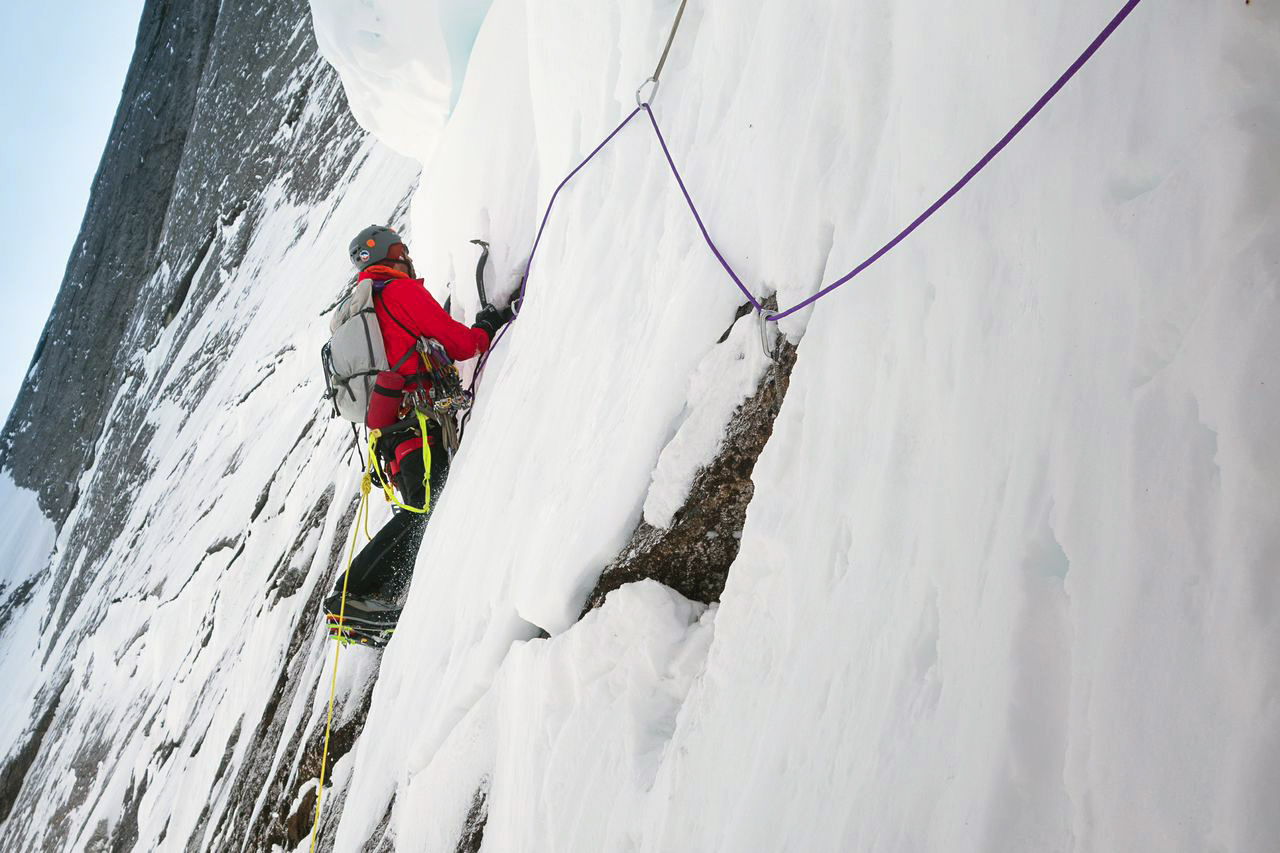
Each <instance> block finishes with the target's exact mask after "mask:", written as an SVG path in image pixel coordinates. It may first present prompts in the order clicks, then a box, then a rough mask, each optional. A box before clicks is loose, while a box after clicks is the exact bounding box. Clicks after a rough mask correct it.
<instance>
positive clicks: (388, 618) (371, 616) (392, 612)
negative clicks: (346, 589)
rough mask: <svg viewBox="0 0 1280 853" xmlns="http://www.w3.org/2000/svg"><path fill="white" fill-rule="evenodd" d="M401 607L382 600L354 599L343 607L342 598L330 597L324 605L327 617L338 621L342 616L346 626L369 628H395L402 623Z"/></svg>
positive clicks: (349, 600)
mask: <svg viewBox="0 0 1280 853" xmlns="http://www.w3.org/2000/svg"><path fill="white" fill-rule="evenodd" d="M400 609H401V608H400V605H399V604H398V603H396V602H394V601H387V600H385V599H382V598H374V597H370V598H352V597H351V596H347V604H346V607H345V608H344V607H343V606H342V596H341V595H334V596H330V597H329V598H328V599H327V600H326V601H325V603H324V611H325V615H326V616H328V617H331V618H332V619H333V620H334V621H337V619H338V617H339V615H341V616H342V621H343V624H344V625H357V626H361V627H367V628H394V627H395V626H396V623H397V622H398V621H400Z"/></svg>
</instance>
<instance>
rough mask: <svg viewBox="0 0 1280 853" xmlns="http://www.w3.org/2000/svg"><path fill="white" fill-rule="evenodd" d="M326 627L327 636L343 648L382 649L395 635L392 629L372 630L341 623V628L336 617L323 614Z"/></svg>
mask: <svg viewBox="0 0 1280 853" xmlns="http://www.w3.org/2000/svg"><path fill="white" fill-rule="evenodd" d="M325 622H326V627H327V628H328V631H329V636H330V637H332V638H333V639H335V640H337V641H338V642H340V643H342V644H343V645H344V646H352V645H355V646H370V647H372V648H378V649H380V648H382V647H383V646H385V645H386V644H387V642H388V641H389V640H390V639H391V635H392V634H394V633H395V629H394V628H372V627H363V626H360V625H353V624H351V623H350V622H343V623H342V626H341V627H339V626H338V617H337V616H334V615H333V614H330V613H326V614H325Z"/></svg>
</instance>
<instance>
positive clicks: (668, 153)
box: [640, 104, 764, 311]
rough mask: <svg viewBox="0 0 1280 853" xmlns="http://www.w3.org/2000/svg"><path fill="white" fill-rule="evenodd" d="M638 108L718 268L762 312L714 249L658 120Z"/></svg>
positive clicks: (647, 107) (647, 110)
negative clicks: (659, 127) (721, 268)
mask: <svg viewBox="0 0 1280 853" xmlns="http://www.w3.org/2000/svg"><path fill="white" fill-rule="evenodd" d="M640 106H641V108H642V109H643V110H644V111H645V113H646V114H648V116H649V123H650V124H652V125H653V132H654V133H656V134H657V135H658V144H659V145H661V146H662V153H663V154H664V155H665V156H666V158H667V165H669V166H670V167H671V174H673V175H675V177H676V183H677V184H679V185H680V192H682V193H684V201H685V204H687V205H689V212H690V213H692V214H693V221H694V222H697V223H698V230H699V231H701V232H702V239H703V240H706V241H707V246H708V247H709V248H710V249H711V254H713V255H715V256H716V260H717V261H719V262H720V266H722V267H724V271H725V272H727V273H728V274H729V278H731V279H733V283H734V284H736V285H738V289H739V290H741V291H742V293H743V294H744V295H745V296H746V297H747V299H749V300H751V304H752V305H754V306H755V308H756V310H757V311H763V310H764V306H763V305H761V304H760V303H759V302H758V301H756V298H755V296H754V295H753V294H752V293H751V291H750V290H747V286H746V285H745V284H743V283H742V279H740V278H738V274H737V273H736V272H734V271H733V267H731V266H729V262H728V261H726V260H725V259H724V255H722V254H720V250H719V249H717V248H716V244H715V242H714V241H713V240H712V239H711V235H710V234H708V233H707V226H705V225H703V224H702V217H701V216H699V215H698V208H697V207H696V206H695V205H694V203H693V199H692V198H691V197H690V196H689V190H688V189H687V188H686V187H685V185H684V178H682V177H680V170H679V169H677V168H676V161H675V160H672V159H671V151H670V149H668V148H667V140H665V139H663V138H662V131H661V130H659V129H658V120H657V119H656V118H654V117H653V110H651V109H649V105H648V104H641V105H640Z"/></svg>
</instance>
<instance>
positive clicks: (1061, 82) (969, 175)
mask: <svg viewBox="0 0 1280 853" xmlns="http://www.w3.org/2000/svg"><path fill="white" fill-rule="evenodd" d="M1139 2H1141V0H1129V2H1128V3H1125V4H1124V8H1123V9H1121V10H1120V11H1119V12H1117V13H1116V16H1115V17H1114V18H1112V19H1111V22H1110V23H1108V24H1107V25H1106V27H1104V28H1103V30H1102V32H1100V33H1098V37H1097V38H1095V39H1094V40H1093V42H1092V43H1090V45H1089V46H1088V47H1087V48H1085V51H1084V53H1082V54H1080V56H1079V57H1078V58H1077V59H1076V61H1075V62H1073V63H1071V67H1070V68H1068V69H1067V70H1066V71H1065V72H1063V74H1062V76H1061V77H1059V78H1058V79H1057V81H1056V82H1055V83H1054V84H1053V85H1052V86H1050V87H1049V89H1048V91H1046V92H1045V93H1044V94H1043V95H1041V96H1040V100H1038V101H1036V102H1035V103H1034V104H1033V105H1032V106H1031V109H1029V110H1027V112H1026V113H1025V114H1024V115H1023V116H1022V118H1020V119H1018V123H1017V124H1015V125H1014V126H1013V127H1011V128H1009V132H1008V133H1006V134H1005V135H1004V136H1003V137H1001V139H1000V141H999V142H997V143H996V144H995V145H993V146H992V148H991V150H990V151H988V152H987V153H986V154H983V155H982V159H981V160H979V161H978V162H977V163H974V164H973V168H971V169H970V170H969V171H967V172H965V173H964V177H962V178H961V179H960V180H958V181H956V182H955V184H954V185H952V187H951V189H949V190H947V191H946V192H945V193H943V194H942V197H941V198H939V199H938V200H937V201H935V202H934V203H933V204H931V205H930V206H929V208H928V209H927V210H926V211H925V212H924V213H922V214H920V215H919V216H917V217H916V218H915V219H914V220H912V222H911V224H910V225H908V226H907V227H906V228H903V229H902V230H901V231H900V232H898V236H896V237H894V238H893V239H892V240H890V241H889V242H888V243H885V244H884V245H883V246H881V247H880V248H879V249H878V250H876V252H875V254H873V255H872V256H871V257H869V258H867V259H866V260H865V261H863V262H862V263H860V264H858V265H857V266H856V267H854V268H853V269H852V270H850V271H849V272H847V273H845V274H844V275H842V276H840V278H838V279H836V280H835V281H833V282H831V284H828V285H827V286H826V287H824V288H822V289H821V290H819V291H818V292H817V293H815V294H813V295H812V296H810V297H809V298H808V299H803V300H801V301H800V302H797V303H796V304H795V305H792V306H791V307H790V308H788V309H787V310H785V311H779V312H778V313H777V314H771V315H769V316H768V317H766V318H765V319H767V320H773V321H775V322H776V321H778V320H781V319H782V318H783V317H786V316H787V315H788V314H794V313H795V312H797V311H799V310H800V309H801V308H804V307H805V306H807V305H812V304H813V303H814V302H817V301H818V300H819V299H821V298H822V297H824V296H826V295H827V294H828V293H830V292H831V291H833V290H835V289H836V288H837V287H839V286H840V285H842V284H844V283H845V282H847V281H849V280H850V279H851V278H853V277H854V276H856V275H857V274H858V273H860V272H862V271H863V270H865V269H866V268H867V267H869V266H871V265H872V264H874V263H875V262H876V261H878V260H880V258H881V257H883V256H884V255H885V254H886V253H888V251H889V250H890V249H892V248H893V247H894V246H896V245H898V244H899V243H901V242H902V241H903V240H905V239H906V238H907V236H908V235H909V234H911V232H912V231H915V230H916V228H918V227H919V226H920V225H921V224H922V223H923V222H924V221H925V220H926V219H928V218H929V217H930V216H933V214H934V213H936V212H937V210H938V208H940V207H942V206H943V205H944V204H946V203H947V202H948V201H950V200H951V197H952V196H954V195H955V194H956V193H958V192H960V190H962V189H963V188H964V185H965V184H967V183H969V181H971V180H972V179H973V177H974V175H976V174H978V173H979V172H981V171H982V170H983V168H985V167H986V165H987V164H988V163H990V162H991V161H992V160H993V159H994V158H995V156H996V155H997V154H999V153H1000V152H1001V151H1002V150H1004V147H1005V146H1006V145H1008V144H1009V143H1010V142H1011V141H1012V140H1013V138H1014V137H1015V136H1017V135H1018V133H1019V132H1021V130H1022V129H1023V128H1024V127H1026V126H1027V124H1028V122H1030V121H1031V120H1032V119H1033V118H1035V117H1036V113H1038V112H1040V110H1042V109H1044V106H1045V104H1047V103H1049V101H1051V100H1053V96H1054V95H1056V94H1058V92H1059V90H1061V89H1062V87H1063V86H1065V85H1066V84H1067V81H1069V80H1070V79H1071V78H1072V77H1074V76H1075V75H1076V72H1077V71H1079V70H1080V69H1081V68H1083V67H1084V64H1085V63H1086V62H1088V61H1089V59H1090V58H1091V57H1092V56H1093V54H1094V53H1095V52H1096V51H1097V50H1098V48H1100V47H1102V43H1103V42H1105V41H1106V40H1107V39H1108V38H1110V36H1111V34H1112V33H1113V32H1115V30H1116V27H1118V26H1120V24H1121V23H1123V21H1124V19H1125V18H1127V17H1129V13H1130V12H1132V11H1133V10H1134V7H1135V6H1137V5H1138V3H1139ZM734 280H735V281H736V280H737V277H736V276H735V277H734Z"/></svg>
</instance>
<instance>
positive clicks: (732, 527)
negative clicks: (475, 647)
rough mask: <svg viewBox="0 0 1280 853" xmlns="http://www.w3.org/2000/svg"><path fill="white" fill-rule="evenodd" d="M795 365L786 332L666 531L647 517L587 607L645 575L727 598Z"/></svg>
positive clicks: (708, 598)
mask: <svg viewBox="0 0 1280 853" xmlns="http://www.w3.org/2000/svg"><path fill="white" fill-rule="evenodd" d="M795 363H796V346H795V345H794V344H792V343H789V342H788V341H787V340H786V339H785V338H779V340H778V344H777V347H776V349H775V351H774V355H773V364H772V365H770V367H769V369H768V371H767V372H766V373H765V375H764V378H763V379H762V380H761V382H760V386H759V387H758V388H757V389H756V392H755V394H753V395H752V396H751V397H750V398H748V399H747V400H746V401H745V402H744V403H743V404H742V405H741V406H739V407H738V410H737V411H736V412H734V414H733V418H732V419H731V420H730V421H729V427H728V429H727V430H726V434H725V440H724V445H723V446H722V447H721V449H720V452H719V453H718V454H717V455H716V458H715V459H714V460H713V461H712V462H711V464H710V465H707V466H706V467H705V468H703V469H702V470H701V471H699V472H698V474H697V476H696V477H695V478H694V480H693V485H692V487H691V488H690V490H689V497H688V499H687V500H686V501H685V504H684V506H683V507H682V508H681V509H680V510H679V511H678V512H677V513H676V514H675V518H674V519H673V521H672V523H671V526H670V527H668V528H666V529H663V528H660V527H654V526H653V525H651V524H649V523H648V522H645V521H641V522H640V525H639V526H638V527H637V528H636V530H635V532H634V533H633V534H632V535H631V541H630V542H628V543H627V546H626V548H624V549H623V550H622V553H620V554H619V555H618V556H617V557H616V558H615V559H614V561H613V562H612V563H610V564H609V566H608V567H607V568H605V570H604V573H603V574H602V575H601V576H600V580H599V582H598V583H597V584H596V587H595V589H594V590H592V592H591V595H590V596H588V598H587V604H586V607H585V609H584V612H585V611H586V610H591V609H593V608H595V607H599V606H600V605H601V604H603V603H604V599H605V596H606V595H608V594H609V593H610V592H612V591H613V590H615V589H617V588H618V587H620V586H622V585H623V584H627V583H632V582H634V581H639V580H644V579H645V578H652V579H653V580H656V581H658V582H660V583H663V584H666V585H667V586H669V587H671V588H672V589H674V590H676V591H677V592H679V593H680V594H681V595H683V596H684V597H685V598H689V599H693V600H694V601H702V602H706V603H710V602H712V601H719V600H720V593H722V592H723V591H724V585H725V581H726V580H727V579H728V577H729V567H730V566H731V565H732V564H733V560H734V558H735V557H737V556H738V545H739V542H740V537H741V535H742V525H743V524H744V522H745V520H746V516H747V504H749V503H751V497H752V495H754V494H755V486H754V484H753V483H752V482H751V472H752V471H753V470H754V469H755V466H756V460H757V459H759V458H760V453H761V452H762V451H763V450H764V446H765V444H766V443H767V442H768V440H769V436H771V435H773V422H774V420H775V419H776V418H777V417H778V412H779V410H780V409H781V408H782V400H783V398H784V397H786V394H787V387H788V385H789V384H790V380H791V368H792V367H794V366H795Z"/></svg>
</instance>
